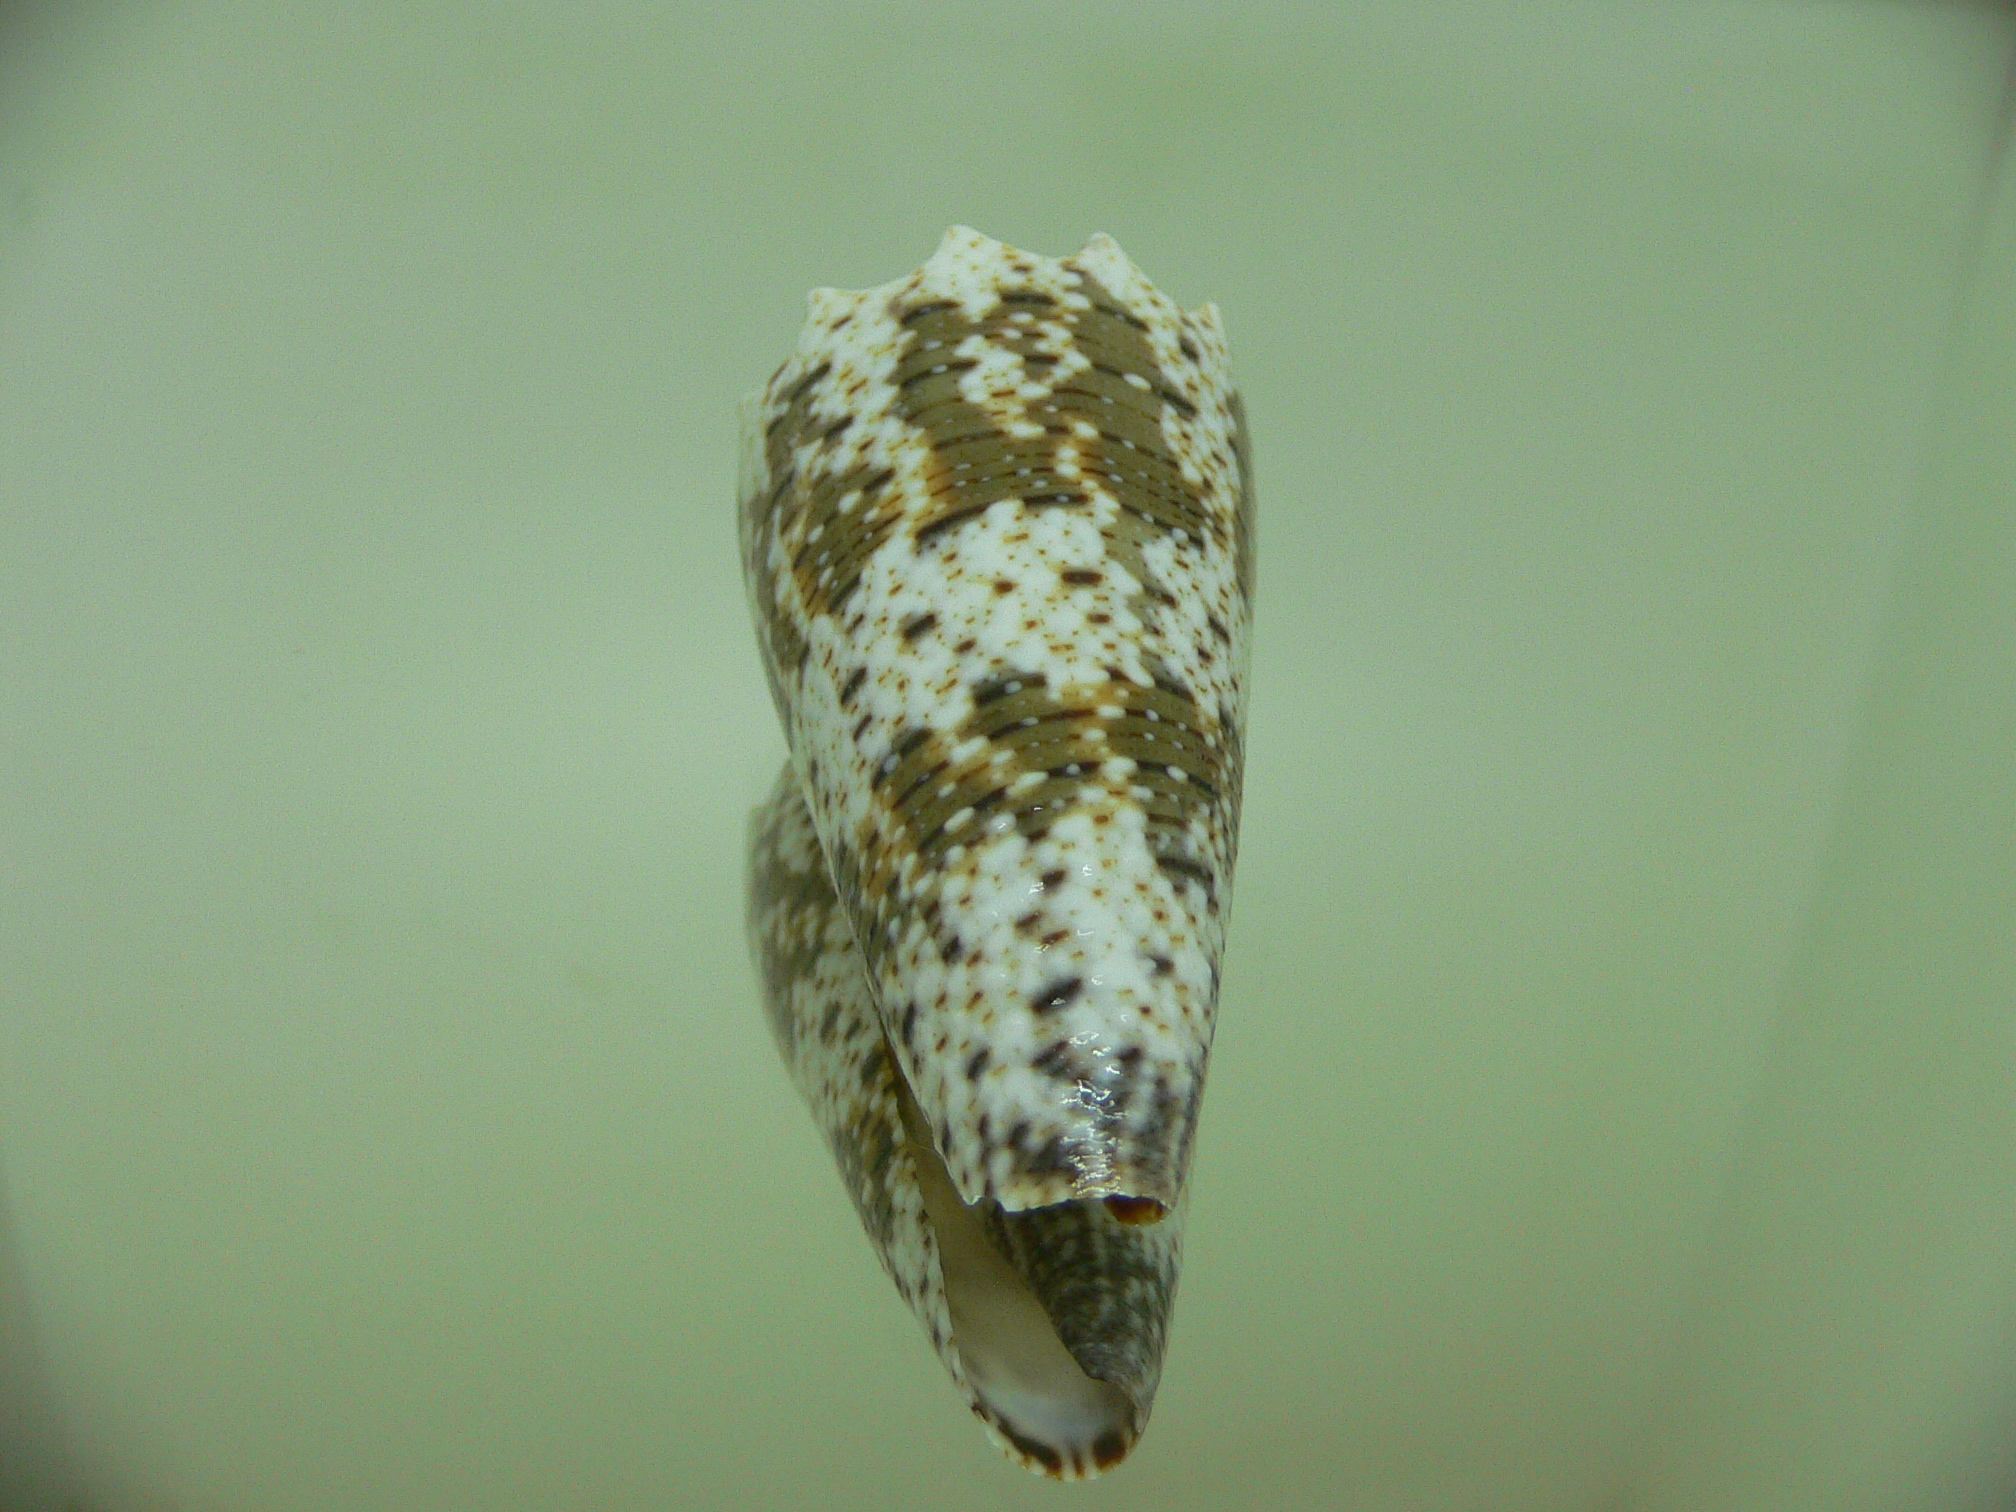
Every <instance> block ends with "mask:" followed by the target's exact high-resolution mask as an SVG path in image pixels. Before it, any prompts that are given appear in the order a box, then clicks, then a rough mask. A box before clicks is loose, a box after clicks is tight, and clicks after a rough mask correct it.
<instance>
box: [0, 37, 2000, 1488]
mask: <svg viewBox="0 0 2016 1512" xmlns="http://www.w3.org/2000/svg"><path fill="white" fill-rule="evenodd" d="M2012 57H2016V25H2012V21H2011V17H2010V13H2009V12H2008V11H2007V10H2006V9H2002V8H1988V7H1965V6H1950V7H1943V8H1935V7H1913V6H1906V5H1901V4H1900V5H1881V4H1822V3H1802V4H1777V5H1766V4H1761V3H1757V4H1751V3H1745V4H1721V5H1705V4H1704V5H1673V4H1662V5H1657V6H1653V5H1623V4H1603V5H1595V4H1585V5H1567V4H1550V5H1541V4H1518V5H1513V4H1499V5H1481V4H1480V5H1469V6H1462V7H1441V6H1429V5H1423V4H1398V3H1395V4H1390V5H1305V6H1288V5H1271V4H1253V5H1244V6H1238V7H1232V6H1223V5H1203V4H1176V5H1168V6H1157V7H1146V6H1140V5H1134V4H1123V3H1118V0H1089V3H1087V0H1074V3H1062V0H1054V3H1038V4H1030V5H977V4H966V3H946V4H923V3H915V4H909V5H903V4H889V5H862V6H825V5H810V4H806V5H797V6H770V5H745V6H737V7H733V8H730V7H725V6H723V7H718V8H712V7H697V6H690V5H677V4H663V3H660V4H650V5H635V6H625V5H614V4H612V5H603V6H598V7H586V8H575V7H554V6H548V5H540V4H531V3H526V4H495V5H480V6H479V5H468V4H448V3H423V4H403V5H380V6H352V7H345V8H335V9H333V10H329V11H322V10H320V9H315V8H307V7H297V6H273V5H261V4H254V3H214V4H173V3H155V4H145V5H137V6H127V7H113V6H98V5H84V4H78V5H72V6H60V5H47V6H43V7H41V8H39V9H38V8H29V9H25V10H23V9H19V8H16V9H14V10H11V11H9V12H6V13H4V15H0V1506H4V1507H5V1508H6V1512H15V1509H17V1508H21V1509H32V1512H45V1509H56V1508H62V1509H66V1512H67V1509H75V1512H289V1509H301V1512H323V1509H327V1512H363V1509H398V1512H424V1509H471V1512H475V1509H518V1508H524V1509H546V1508H566V1509H576V1508H578V1509H632V1508H635V1509H644V1508H693V1509H702V1508H770V1507H811V1506H817V1507H822V1508H832V1509H855V1508H862V1509H866V1508H874V1509H878V1512H886V1509H894V1508H908V1507H923V1506H931V1507H959V1508H968V1507H970V1508H1020V1507H1039V1506H1048V1505H1053V1504H1057V1503H1059V1502H1060V1501H1062V1500H1066V1499H1069V1500H1073V1501H1076V1502H1078V1503H1080V1504H1083V1505H1091V1504H1093V1502H1094V1501H1095V1500H1096V1502H1097V1504H1098V1505H1100V1506H1102V1507H1111V1508H1143V1509H1153V1512H1179V1509H1188V1508H1228V1507H1246V1506H1251V1507H1269V1508H1341V1509H1368V1512H1370V1509H1380V1512H1385V1509H1421V1512H1467V1509H1478V1512H1484V1509H1492V1512H1509V1509H1524V1508H1532V1509H1549V1512H1574V1509H1587V1512H1624V1509H1640V1508H1643V1509H1671V1512H1679V1509H1709V1508H1717V1509H1724V1508H1726V1509H1729V1512H1738V1509H1741V1512H1768V1509H1772V1508H1794V1507H1814V1508H1826V1509H1829V1512H1846V1509H1859V1508H1870V1509H1875V1508H1884V1509H1897V1508H1906V1507H1921V1506H1922V1507H1926V1508H1948V1507H1953V1508H1958V1507H1974V1506H1982V1507H1986V1506H1991V1505H2006V1504H2007V1502H2006V1501H2002V1502H1998V1500H1997V1498H1998V1497H2003V1496H2005V1494H2007V1493H2008V1492H2009V1491H2010V1489H2011V1488H2012V1487H2016V1474H2012V1473H2011V1472H2012V1470H2016V964H2012V941H2016V891H2012V889H2016V882H2012V877H2016V676H2012V670H2011V669H2012V666H2016V651H2012V647H2016V515H2012V500H2016V387H2012V370H2016V310H2012V300H2016V178H2012V175H2011V167H2010V160H2009V159H2008V158H2006V157H2005V158H1997V156H1996V154H1995V142H1996V139H1997V132H1998V129H1999V128H1998V111H2000V110H2001V109H2002V107H2003V104H2004V101H2005V99H2006V98H2007V87H2008V83H2009V79H2010V66H2011V61H2012ZM955 221H958V222H965V223H969V224H971V225H974V226H976V227H978V228H980V229H981V230H983V231H985V232H987V233H988V234H990V235H993V236H997V237H1001V238H1004V239H1006V240H1008V241H1010V242H1013V243H1016V244H1019V245H1022V246H1026V247H1029V248H1031V249H1034V250H1038V251H1041V252H1044V253H1048V254H1052V255H1056V254H1062V253H1065V252H1069V251H1073V250H1075V249H1077V248H1078V247H1080V246H1081V245H1082V244H1083V242H1084V240H1085V238H1086V237H1087V236H1088V235H1089V234H1090V233H1092V232H1094V231H1100V230H1104V231H1109V232H1111V233H1113V234H1114V235H1115V236H1116V237H1118V238H1119V240H1120V242H1121V244H1122V245H1123V246H1124V247H1125V248H1126V249H1127V251H1128V252H1129V253H1130V254H1132V256H1133V257H1134V258H1135V260H1136V261H1137V262H1139V263H1140V264H1141V266H1142V267H1143V268H1144V269H1145V270H1146V271H1147V272H1148V273H1149V274H1150V276H1151V277H1153V278H1154V279H1155V280H1156V281H1157V282H1158V283H1159V284H1160V285H1161V286H1162V287H1163V288H1164V289H1165V290H1167V291H1168V292H1169V293H1170V294H1171V295H1173V296H1175V297H1176V298H1178V299H1179V300H1181V301H1182V302H1184V303H1185V304H1195V303H1199V302H1202V301H1203V300H1206V299H1210V300H1215V301H1217V302H1218V304H1219V305H1220V306H1221V308H1222V310H1223V312H1224V316H1225V320H1226V324H1227V327H1228V329H1229V332H1230V335H1231V340H1232V345H1233V353H1234V358H1235V362H1236V365H1237V369H1238V372H1239V375H1240V378H1241V381H1242V384H1243V387H1244V389H1245V392H1246V395H1247V403H1248V408H1249V411H1250V414H1251V416H1252V421H1253V432H1254V438H1255V445H1256V452H1257V464H1258V477H1259V487H1260V501H1261V538H1260V594H1259V600H1258V651H1257V658H1256V666H1255V672H1254V696H1253V705H1252V725H1251V731H1250V740H1249V750H1250V753H1251V754H1250V767H1249V772H1248V786H1247V802H1246V811H1245V815H1246V817H1245V833H1244V843H1243V848H1242V864H1241V869H1240V875H1239V887H1238V894H1237V901H1236V906H1235V910H1234V917H1233V929H1232V938H1231V945H1230V955H1229V962H1228V969H1227V974H1226V977H1225V983H1224V997H1223V1004H1222V1010H1221V1014H1220V1028H1219V1037H1218V1043H1217V1052H1216V1055H1215V1057H1214V1063H1213V1070H1212V1082H1211V1089H1210V1093H1209V1096H1208V1097H1207V1099H1206V1102H1205V1114H1204V1123H1203V1129H1202V1135H1201V1139H1200V1144H1199V1149H1198V1156H1197V1165H1196V1170H1195V1175H1194V1202H1193V1208H1192V1213H1191V1219H1190V1235H1191V1237H1190V1244H1189V1256H1188V1263H1187V1268H1186V1274H1185V1281H1184V1286H1183V1296H1182V1299H1181V1304H1180V1307H1179V1310H1178V1318H1177V1323H1176V1330H1175V1334H1174V1339H1173V1344H1172V1349H1171V1354H1170V1358H1169V1362H1168V1369H1167V1374H1166V1376H1165V1378H1164V1385H1163V1389H1162V1392H1161V1397H1160V1400H1159V1403H1158V1405H1157V1410H1156V1420H1155V1423H1154V1425H1153V1427H1152V1428H1151V1429H1150V1431H1149V1433H1148V1436H1147V1438H1146V1440H1145V1442H1144V1444H1143V1446H1142V1448H1141V1450H1140V1451H1139V1453H1138V1455H1137V1456H1136V1458H1135V1459H1134V1460H1133V1461H1132V1462H1130V1463H1129V1464H1128V1465H1126V1466H1124V1467H1123V1468H1122V1469H1121V1470H1119V1471H1118V1472H1117V1473H1115V1474H1114V1475H1112V1476H1110V1477H1109V1478H1107V1479H1105V1480H1103V1481H1100V1482H1098V1483H1096V1484H1095V1486H1094V1487H1093V1488H1091V1489H1089V1490H1088V1489H1085V1488H1077V1489H1072V1490H1059V1489H1058V1488H1055V1487H1052V1486H1049V1485H1046V1484H1044V1483H1041V1482H1038V1481H1036V1480H1033V1479H1031V1478H1030V1477H1028V1476H1027V1475H1026V1474H1024V1473H1023V1472H1021V1471H1019V1470H1017V1469H1014V1468H1012V1467H1011V1466H1009V1465H1008V1464H1007V1463H1006V1462H1005V1461H1003V1460H1002V1459H1001V1458H1000V1457H999V1456H998V1455H997V1454H996V1453H995V1451H993V1450H992V1449H991V1448H989V1447H988V1445H987V1444H986V1443H985V1441H984V1440H983V1438H982V1436H981V1434H980V1432H979V1430H978V1428H977V1426H976V1425H975V1424H974V1423H973V1422H972V1421H971V1420H970V1419H969V1418H968V1417H967V1415H966V1414H965V1412H964V1411H963V1409H962V1408H961V1406H960V1404H959V1402H958V1400H957V1398H956V1397H955V1395H954V1394H953V1392H952V1390H951V1389H950V1387H949V1386H948V1384H947V1383H946V1381H945V1380H944V1379H942V1374H941V1370H940V1367H939V1365H938V1363H937V1361H936V1360H935V1358H933V1356H932V1354H931V1351H930V1349H929V1348H928V1347H927V1345H926V1341H925V1340H924V1338H923V1336H922V1334H921V1332H920V1331H919V1330H918V1328H917V1327H916V1325H915V1323H914V1322H913V1321H912V1320H911V1318H910V1317H909V1316H908V1314H907V1313H906V1312H905V1310H904V1309H903V1307H902V1304H901V1303H900V1301H899V1300H898V1298H897V1296H896V1295H895V1293H894V1291H893V1289H892V1288H891V1287H890V1286H889V1285H888V1284H887V1282H886V1281H885V1280H884V1278H883V1277H882V1275H881V1274H880V1272H879V1271H878V1269H877V1267H876V1264H875V1261H874V1258H873V1255H872V1253H871V1251H870V1249H869V1247H868V1245H867V1243H866V1242H865V1240H864V1239H863V1237H862V1236H861V1234H860V1233H859V1232H858V1229H857V1226H856V1223H855V1220H854V1217H853V1215H852V1212H851V1211H850V1209H849V1207H848V1205H847V1202H846V1200H845V1198H844V1196H843V1194H842V1191H841V1188H840V1185H839V1182H838V1180H837V1179H836V1177H835V1175H834V1173H833V1171H832V1169H831V1167H830V1166H829V1164H828V1162H827V1159H826V1156H825V1153H824V1151H823V1149H822V1148H821V1147H820V1145H819V1142H818V1139H817V1137H816V1135H815V1133H814V1130H813V1127H812V1124H811V1121H810V1118H809V1116H808V1115H807V1114H806V1112H805V1111H804V1110H803V1109H802V1108H801V1107H800V1106H799V1105H798V1103H797V1102H796V1100H795V1098H794V1096H793V1094H792V1092H791V1089H790V1087H789V1086H788V1084H787V1082H786V1080H785V1077H784V1074H783V1071H782V1069H781V1067H780V1066H779V1065H778V1063H777V1060H776V1057H775V1055H774V1053H773V1051H772V1048H771V1045H770V1042H769V1038H768V1035H767V1033H766V1032H765V1029H764V1026H763V1023H762V1020H761V1017H760V1014H759V1011H758V1007H757V1001H756V996H755V990H754V984H753V981H752V977H751V972H750V969H749V966H748V963H747V955H746V951H745V947H744V944H743V938H742V926H741V872H742V844H743V825H744V821H745V816H746V814H747V812H748V810H749V809H750V808H751V806H752V805H753V804H754V803H755V802H756V801H757V800H758V798H759V797H760V796H761V795H762V794H763V792H764V790H765V789H766V787H767V785H768V783H769V781H770V779H771V777H772V775H773V773H774V772H775V770H776V768H777V766H778V764H779V762H780V761H781V759H782V757H783V754H784V753H783V744H782V741H781V738H780V736H779V734H778V731H777V728H776V724H775V721H774V718H773V716H772V713H771V710H770V707H769V702H768V698H767V694H766V692H765V689H764V684H763V679H762V676H761V673H760V671H759V669H758V665H757V661H756V656H755V653H754V648H753V642H752V637H751V634H750V631H749V627H748V621H747V614H746V611H745V608H744V605H743V599H742V587H741V583H740V580H739V577H738V570H737V564H736V557H735V552H734V545H733V525H732V519H733V502H734V499H733V496H734V468H735V456H736V444H735V442H736V437H735V406H736V401H737V399H738V398H739V396H740V395H741V394H742V393H744V392H745V391H747V390H749V389H751V388H753V387H755V386H757V385H758V384H760V383H761V382H762V381H763V380H764V378H765V377H766V376H767V375H768V373H769V372H770V370H771V368H772V367H773V366H774V365H775V364H776V363H777V362H779V361H780V360H781V359H782V358H783V357H784V355H785V354H786V352H787V351H788V349H789V347H790V345H791V342H792V340H793V337H794V333H795V330H796V326H797V323H798V321H799V319H800V318H801V315H802V311H803V296H804V293H805V290H806V289H807V288H809V287H810V286H812V285H815V284H836V285H841V286H862V285H867V284H873V283H879V282H883V281H886V280H889V279H892V278H895V277H897V276H899V275H901V274H903V273H905V272H907V271H908V270H909V269H911V268H912V267H914V266H915V265H916V264H917V263H918V262H920V261H921V260H922V259H923V258H924V257H925V256H926V255H927V254H928V253H929V252H930V251H931V249H932V247H933V246H934V245H935V244H936V241H937V238H938V236H939V234H940V233H941V232H942V231H943V229H944V228H945V227H946V226H947V225H948V224H950V223H952V222H955Z"/></svg>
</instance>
